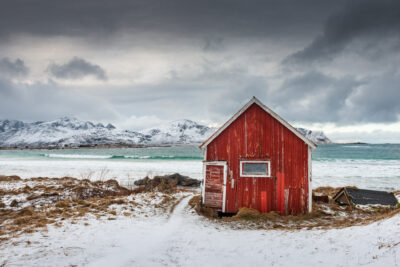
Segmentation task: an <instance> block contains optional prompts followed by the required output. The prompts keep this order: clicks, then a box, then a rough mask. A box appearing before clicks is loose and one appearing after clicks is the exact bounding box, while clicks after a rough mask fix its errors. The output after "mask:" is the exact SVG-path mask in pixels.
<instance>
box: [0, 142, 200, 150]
mask: <svg viewBox="0 0 400 267" xmlns="http://www.w3.org/2000/svg"><path fill="white" fill-rule="evenodd" d="M199 145H200V143H193V144H94V145H71V146H70V145H64V146H12V147H0V150H40V149H46V150H64V149H105V148H148V147H173V146H182V147H184V146H199Z"/></svg>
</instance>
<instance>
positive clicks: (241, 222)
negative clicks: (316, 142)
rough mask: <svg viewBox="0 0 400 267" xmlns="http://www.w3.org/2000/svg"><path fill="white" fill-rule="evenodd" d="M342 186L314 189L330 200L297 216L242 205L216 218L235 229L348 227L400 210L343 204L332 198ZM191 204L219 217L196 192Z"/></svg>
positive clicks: (207, 213) (317, 204)
mask: <svg viewBox="0 0 400 267" xmlns="http://www.w3.org/2000/svg"><path fill="white" fill-rule="evenodd" d="M338 190H339V188H332V187H320V188H317V189H316V190H313V192H314V193H315V192H317V193H319V194H321V195H322V194H323V195H328V196H329V197H330V202H329V203H323V202H313V211H312V212H311V213H306V214H300V215H297V216H293V215H289V216H281V215H280V214H279V213H277V212H274V211H273V212H269V213H266V214H265V213H260V212H259V211H257V210H255V209H251V208H245V207H243V208H240V209H239V211H238V212H237V214H236V215H235V216H232V217H222V218H221V219H217V220H215V221H216V222H218V223H224V224H227V225H229V226H232V227H233V228H235V229H287V230H295V229H304V228H305V229H313V228H319V229H332V228H344V227H349V226H354V225H366V224H370V223H372V222H375V221H379V220H382V219H387V218H390V217H392V216H394V215H396V214H398V213H399V212H400V209H399V208H393V207H377V206H371V207H369V208H359V207H349V206H340V205H338V204H337V203H335V202H333V201H332V196H333V195H335V194H336V193H337V192H338ZM189 205H190V206H191V207H192V208H193V209H195V210H196V212H197V213H198V214H199V215H202V216H204V217H207V218H213V219H215V218H216V212H215V211H214V210H213V209H210V208H207V207H204V206H203V205H202V204H201V196H200V195H197V196H194V197H193V198H192V199H191V200H190V201H189Z"/></svg>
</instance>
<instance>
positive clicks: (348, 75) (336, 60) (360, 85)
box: [0, 0, 400, 142]
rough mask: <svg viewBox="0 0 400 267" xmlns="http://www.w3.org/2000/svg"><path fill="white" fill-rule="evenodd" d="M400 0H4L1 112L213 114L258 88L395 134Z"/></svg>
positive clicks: (335, 123) (131, 123)
mask: <svg viewBox="0 0 400 267" xmlns="http://www.w3.org/2000/svg"><path fill="white" fill-rule="evenodd" d="M399 63H400V1H397V0H394V1H385V0H376V1H366V0H362V1H341V0H336V1H322V0H314V1H308V0H306V1H298V0H292V1H287V0H273V1H272V0H268V1H228V0H227V1H220V0H209V1H208V0H202V1H188V0H167V1H165V0H159V1H155V0H143V1H132V0H129V1H128V0H127V1H120V0H114V1H105V0H79V1H55V0H43V1H22V0H9V1H8V0H2V1H1V2H0V119H6V118H8V119H18V120H24V121H33V120H52V119H56V118H58V117H61V116H75V117H77V118H79V119H83V120H92V121H96V122H97V121H101V122H111V123H114V124H116V125H117V126H119V127H121V128H127V129H132V130H141V129H143V128H149V127H153V126H157V124H160V123H163V122H166V121H172V120H176V119H182V118H188V119H192V120H195V121H197V122H200V123H204V124H207V125H214V126H217V125H220V124H222V123H223V122H225V121H226V120H227V119H228V118H229V117H230V116H231V115H232V114H233V113H235V112H236V111H237V110H238V109H239V108H240V107H241V106H242V105H243V104H245V103H246V102H247V101H248V100H249V99H250V98H251V97H252V96H256V97H257V98H259V99H260V100H261V101H263V102H264V103H265V104H266V105H267V106H269V107H271V108H272V109H273V110H275V111H276V112H277V113H279V114H280V115H281V116H282V117H283V118H285V119H286V120H288V121H289V122H290V123H292V124H293V125H295V126H303V127H308V128H311V129H314V130H324V131H325V132H326V134H327V135H328V136H329V137H331V139H334V140H336V141H340V140H346V141H347V140H348V141H354V140H360V141H367V142H400V64H399Z"/></svg>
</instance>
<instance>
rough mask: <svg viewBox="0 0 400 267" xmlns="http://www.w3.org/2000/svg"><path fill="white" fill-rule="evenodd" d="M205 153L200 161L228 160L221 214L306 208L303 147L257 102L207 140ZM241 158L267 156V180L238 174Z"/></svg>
mask: <svg viewBox="0 0 400 267" xmlns="http://www.w3.org/2000/svg"><path fill="white" fill-rule="evenodd" d="M206 153H207V154H206V161H227V162H228V178H227V186H226V210H225V212H227V213H234V212H237V211H238V210H239V208H241V207H249V208H253V209H257V210H259V211H261V212H270V211H279V212H281V214H298V213H305V212H307V210H308V201H307V199H308V145H307V144H306V143H305V142H304V141H303V140H301V139H300V138H298V137H297V136H296V135H295V134H294V133H293V132H291V131H290V130H289V129H287V128H286V127H285V126H284V125H282V124H281V123H280V122H279V121H278V120H276V119H275V118H273V117H272V116H271V115H269V113H267V112H266V111H264V110H263V109H262V108H261V107H260V106H258V105H257V104H255V103H254V104H252V105H251V106H250V107H249V108H248V109H247V110H246V111H245V112H244V113H242V114H241V115H240V116H239V117H238V118H237V119H236V120H235V121H234V122H232V123H231V125H229V126H228V127H227V128H226V129H225V130H224V131H223V132H222V133H221V134H220V135H219V136H217V137H216V138H215V139H214V140H213V141H212V142H211V143H210V144H208V146H207V152H206ZM241 159H251V160H255V159H258V160H270V162H271V178H259V177H257V178H253V177H240V167H239V162H240V160H241ZM233 179H234V180H235V181H234V183H232V180H233Z"/></svg>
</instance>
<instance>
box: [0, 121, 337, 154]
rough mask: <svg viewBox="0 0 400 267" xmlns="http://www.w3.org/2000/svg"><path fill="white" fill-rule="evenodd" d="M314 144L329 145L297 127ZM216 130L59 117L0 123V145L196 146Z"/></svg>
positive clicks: (320, 135) (177, 124) (323, 138)
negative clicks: (128, 126) (132, 126)
mask: <svg viewBox="0 0 400 267" xmlns="http://www.w3.org/2000/svg"><path fill="white" fill-rule="evenodd" d="M298 130H299V131H300V132H301V133H303V134H304V135H305V136H306V137H307V138H309V139H310V140H312V141H313V142H314V143H317V144H319V143H331V141H330V140H329V139H328V138H327V137H326V136H325V135H324V134H323V133H322V132H313V131H310V130H306V129H303V128H298ZM215 131H216V128H210V127H207V126H205V125H200V124H198V123H196V122H194V121H191V120H187V119H182V120H177V121H172V122H168V123H165V124H163V125H160V126H159V127H157V128H153V129H147V130H144V131H142V132H136V131H129V130H122V129H117V128H116V127H115V126H113V125H112V124H108V125H107V126H104V125H103V124H102V123H97V124H95V123H93V122H90V121H80V120H78V119H77V118H70V117H62V118H60V119H57V120H53V121H47V122H46V121H38V122H31V123H27V122H22V121H11V120H0V146H4V147H12V146H64V145H69V146H79V145H94V144H119V143H124V144H197V143H202V142H203V141H204V140H206V139H207V138H208V137H209V136H211V135H212V134H213V133H214V132H215Z"/></svg>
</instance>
